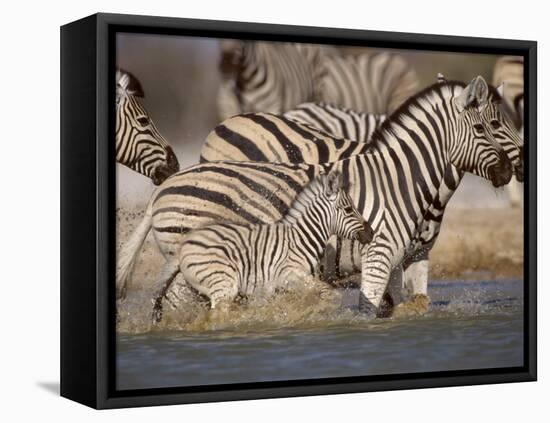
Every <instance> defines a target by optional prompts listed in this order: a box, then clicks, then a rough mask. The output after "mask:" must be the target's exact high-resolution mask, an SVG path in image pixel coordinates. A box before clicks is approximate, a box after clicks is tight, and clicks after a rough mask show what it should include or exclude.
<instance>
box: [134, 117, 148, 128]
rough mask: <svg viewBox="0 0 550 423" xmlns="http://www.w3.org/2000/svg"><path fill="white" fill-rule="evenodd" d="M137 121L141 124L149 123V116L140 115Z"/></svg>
mask: <svg viewBox="0 0 550 423" xmlns="http://www.w3.org/2000/svg"><path fill="white" fill-rule="evenodd" d="M137 121H138V123H139V124H140V125H141V126H147V125H149V118H148V117H146V116H142V117H139V118H137Z"/></svg>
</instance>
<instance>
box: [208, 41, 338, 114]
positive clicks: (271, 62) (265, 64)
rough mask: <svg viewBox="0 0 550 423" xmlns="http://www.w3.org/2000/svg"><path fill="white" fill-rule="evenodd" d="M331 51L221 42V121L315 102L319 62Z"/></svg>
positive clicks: (304, 46)
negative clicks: (249, 113)
mask: <svg viewBox="0 0 550 423" xmlns="http://www.w3.org/2000/svg"><path fill="white" fill-rule="evenodd" d="M332 51H333V49H332V48H331V47H321V46H315V45H311V44H297V43H282V42H262V41H258V42H255V41H238V40H224V41H222V43H221V60H220V65H219V70H220V74H221V77H222V82H221V85H220V89H219V92H218V114H219V116H220V119H221V120H223V119H226V118H228V117H231V116H234V115H237V114H240V113H246V112H256V111H262V112H267V113H281V112H283V111H284V110H289V109H292V108H293V107H295V106H297V105H298V104H300V103H303V102H306V101H310V100H312V99H314V98H316V97H317V95H316V93H315V81H316V80H318V79H320V74H319V72H320V69H321V67H320V61H321V58H322V57H323V56H324V55H325V54H333V53H332Z"/></svg>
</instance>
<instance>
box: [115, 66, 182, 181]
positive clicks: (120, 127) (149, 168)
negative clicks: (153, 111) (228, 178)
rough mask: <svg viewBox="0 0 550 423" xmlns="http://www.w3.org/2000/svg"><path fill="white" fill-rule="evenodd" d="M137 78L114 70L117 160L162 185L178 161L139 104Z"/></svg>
mask: <svg viewBox="0 0 550 423" xmlns="http://www.w3.org/2000/svg"><path fill="white" fill-rule="evenodd" d="M144 95H145V94H144V92H143V89H142V88H141V84H140V83H139V81H138V80H137V78H136V77H135V76H134V75H132V74H131V73H130V72H127V71H125V70H122V69H117V71H116V161H117V162H119V163H121V164H123V165H125V166H128V167H129V168H130V169H132V170H135V171H136V172H139V173H141V174H142V175H145V176H147V177H149V178H151V179H152V180H153V183H154V184H155V185H159V184H161V183H162V182H163V181H164V180H165V179H166V178H167V177H168V176H170V175H172V174H173V173H175V172H177V171H178V170H179V164H178V159H177V158H176V155H175V154H174V152H173V151H172V148H171V147H170V146H169V145H168V143H167V142H166V140H165V139H164V137H163V136H162V135H161V134H160V132H159V131H158V129H157V127H156V126H155V124H154V123H153V121H152V120H151V118H150V116H149V114H148V113H147V111H146V110H145V109H144V107H143V106H142V105H141V104H140V102H139V101H138V97H144Z"/></svg>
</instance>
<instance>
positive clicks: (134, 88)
mask: <svg viewBox="0 0 550 423" xmlns="http://www.w3.org/2000/svg"><path fill="white" fill-rule="evenodd" d="M116 85H117V89H118V88H120V89H121V90H123V91H125V92H127V93H128V94H131V95H133V96H136V97H145V92H144V91H143V88H142V86H141V83H140V82H139V80H138V79H137V78H136V77H135V76H134V75H133V74H132V73H130V72H128V71H127V70H124V69H122V68H117V70H116Z"/></svg>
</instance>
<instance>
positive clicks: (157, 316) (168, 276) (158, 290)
mask: <svg viewBox="0 0 550 423" xmlns="http://www.w3.org/2000/svg"><path fill="white" fill-rule="evenodd" d="M179 271H180V268H179V263H178V261H177V260H170V261H167V262H166V263H165V264H164V267H163V268H162V272H161V274H160V277H159V280H158V281H157V283H156V285H155V288H154V290H153V292H154V294H153V313H152V315H151V318H152V321H153V323H158V322H160V321H161V320H162V299H163V298H164V296H165V295H166V292H167V291H168V288H170V285H171V284H172V282H173V280H174V278H175V277H176V275H177V274H178V273H179Z"/></svg>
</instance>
